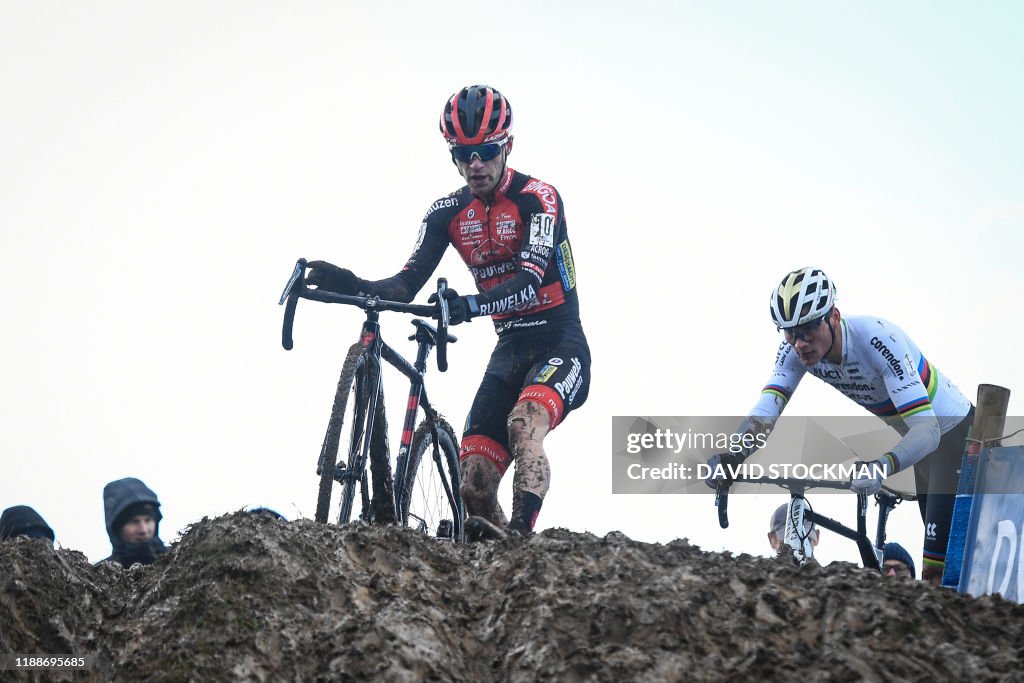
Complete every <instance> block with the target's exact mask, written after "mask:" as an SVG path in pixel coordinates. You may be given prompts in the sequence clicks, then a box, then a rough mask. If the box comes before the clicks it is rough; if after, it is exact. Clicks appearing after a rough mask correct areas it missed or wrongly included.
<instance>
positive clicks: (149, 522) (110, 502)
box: [103, 477, 167, 567]
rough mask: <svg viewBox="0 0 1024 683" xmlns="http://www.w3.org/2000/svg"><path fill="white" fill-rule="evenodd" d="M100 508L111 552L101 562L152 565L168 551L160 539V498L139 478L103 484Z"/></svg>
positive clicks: (128, 565)
mask: <svg viewBox="0 0 1024 683" xmlns="http://www.w3.org/2000/svg"><path fill="white" fill-rule="evenodd" d="M103 510H104V513H105V516H106V522H107V536H108V537H110V544H111V546H112V547H113V552H112V553H111V555H110V557H108V558H106V559H105V560H103V561H104V562H108V561H113V562H117V563H119V564H120V565H121V566H124V567H130V566H131V565H133V564H135V563H136V562H139V563H141V564H152V563H153V562H154V561H156V558H157V556H158V555H162V554H164V553H166V552H167V546H165V545H164V543H163V541H161V540H160V520H161V519H162V518H163V515H162V514H160V501H159V500H158V499H157V497H156V494H155V493H153V491H152V490H151V489H150V488H149V487H148V486H146V485H145V484H143V483H142V482H141V481H139V480H138V479H135V478H133V477H127V478H125V479H118V480H117V481H112V482H110V483H109V484H107V485H106V486H104V487H103Z"/></svg>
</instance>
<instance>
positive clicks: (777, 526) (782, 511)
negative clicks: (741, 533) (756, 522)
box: [768, 503, 821, 550]
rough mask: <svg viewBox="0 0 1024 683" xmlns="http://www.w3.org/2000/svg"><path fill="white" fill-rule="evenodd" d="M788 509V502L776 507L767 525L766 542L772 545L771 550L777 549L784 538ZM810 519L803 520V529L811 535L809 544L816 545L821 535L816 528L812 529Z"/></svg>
mask: <svg viewBox="0 0 1024 683" xmlns="http://www.w3.org/2000/svg"><path fill="white" fill-rule="evenodd" d="M788 511H789V504H788V503H785V504H783V505H780V506H779V507H778V508H776V510H775V512H774V513H773V514H772V518H771V521H770V522H769V526H768V542H769V543H770V544H771V546H772V550H778V549H779V547H780V546H781V545H782V541H783V539H785V538H786V513H787V512H788ZM812 526H813V525H812V524H811V522H810V520H807V519H805V520H804V531H806V532H809V533H810V535H811V545H812V546H816V545H818V539H819V538H820V536H821V531H820V530H819V529H817V528H814V529H812Z"/></svg>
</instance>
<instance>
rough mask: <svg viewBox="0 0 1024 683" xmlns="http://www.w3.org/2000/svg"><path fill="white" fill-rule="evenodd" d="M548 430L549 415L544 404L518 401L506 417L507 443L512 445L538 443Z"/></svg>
mask: <svg viewBox="0 0 1024 683" xmlns="http://www.w3.org/2000/svg"><path fill="white" fill-rule="evenodd" d="M550 428H551V415H550V413H548V409H547V407H546V406H545V405H544V404H542V403H539V402H537V401H532V400H520V401H519V402H517V403H516V404H515V406H514V407H513V408H512V412H511V413H509V416H508V441H509V443H510V444H513V445H515V444H521V443H523V442H525V441H540V440H541V439H543V438H544V436H545V435H546V434H547V433H548V431H549V430H550Z"/></svg>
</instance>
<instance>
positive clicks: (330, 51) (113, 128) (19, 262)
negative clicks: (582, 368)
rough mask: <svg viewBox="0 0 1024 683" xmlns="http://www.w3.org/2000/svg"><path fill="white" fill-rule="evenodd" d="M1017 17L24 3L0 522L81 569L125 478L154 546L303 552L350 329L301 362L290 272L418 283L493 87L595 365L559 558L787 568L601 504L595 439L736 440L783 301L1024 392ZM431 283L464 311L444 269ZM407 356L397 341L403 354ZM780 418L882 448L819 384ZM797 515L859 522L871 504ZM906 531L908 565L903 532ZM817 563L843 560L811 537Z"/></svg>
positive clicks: (101, 548)
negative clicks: (627, 557)
mask: <svg viewBox="0 0 1024 683" xmlns="http://www.w3.org/2000/svg"><path fill="white" fill-rule="evenodd" d="M1022 14H1024V10H1022V9H1021V6H1020V5H1019V4H1018V3H1014V2H986V3H983V4H964V3H955V2H903V3H888V2H866V3H830V4H825V5H823V4H821V3H810V2H792V3H781V4H780V3H774V4H772V5H770V6H769V5H766V4H764V3H755V2H736V3H711V2H704V3H697V2H692V3H684V2H671V3H670V2H653V1H650V0H640V1H638V2H631V3H625V4H624V3H606V2H593V1H588V2H569V1H566V2H558V3H544V2H539V1H537V2H532V1H524V2H519V3H513V4H508V3H505V4H500V5H495V4H491V5H481V4H480V3H464V2H458V3H456V2H438V3H422V2H413V1H409V2H378V3H369V2H366V3H353V2H288V3H285V2H177V3H170V4H168V3H150V2H142V3H140V2H134V1H132V2H127V1H125V2H82V3H58V2H49V1H34V2H14V1H8V0H4V1H2V2H0V92H2V93H3V100H4V104H3V106H0V193H2V195H0V196H2V201H0V278H2V286H3V291H4V296H3V297H2V300H0V319H2V320H3V321H4V322H3V325H4V331H3V334H2V336H0V359H2V360H0V457H2V458H3V465H2V477H0V507H7V506H10V505H15V504H27V505H32V506H33V507H35V508H36V509H37V510H38V511H39V512H40V513H41V514H42V515H43V516H44V517H45V518H46V519H47V520H48V521H49V523H50V524H51V526H52V527H53V528H54V529H55V530H56V533H57V540H58V542H59V543H61V544H62V545H63V546H65V547H69V548H74V549H77V550H80V551H82V552H84V553H85V554H86V555H87V556H88V557H89V558H90V559H92V560H99V559H101V558H103V557H105V556H106V555H107V554H108V553H109V542H108V541H107V538H106V534H105V532H104V528H103V506H102V489H103V486H104V484H105V483H107V482H108V481H111V480H113V479H118V478H121V477H125V476H136V477H139V478H141V479H143V480H144V481H145V482H146V483H147V484H149V485H150V486H151V487H152V488H153V489H154V490H156V492H157V493H158V494H159V496H160V499H161V502H162V503H163V511H164V515H165V517H164V521H163V524H162V528H161V535H162V536H163V538H164V540H165V541H168V542H170V541H173V540H174V539H175V538H176V537H177V535H178V533H179V531H181V530H183V529H184V528H185V527H186V526H187V525H188V524H189V523H192V522H194V521H197V520H199V519H201V518H202V517H203V516H205V515H209V516H213V515H218V514H222V513H224V512H228V511H231V510H236V509H239V508H241V507H244V506H247V505H259V504H263V505H269V506H271V507H273V508H275V509H277V510H279V511H280V512H282V513H283V514H285V515H286V516H288V517H289V518H292V519H294V518H296V517H311V516H312V514H313V512H314V508H315V491H316V487H317V478H316V476H315V472H314V468H315V461H316V457H317V455H318V453H319V447H320V442H321V439H322V436H323V429H324V426H325V424H326V420H327V415H328V411H329V408H330V402H331V398H332V395H333V388H334V384H335V382H336V378H337V372H338V370H339V369H340V365H341V360H342V354H343V352H344V349H346V348H347V347H348V346H349V345H350V344H351V343H352V342H353V341H355V339H356V336H357V333H358V328H359V325H360V322H361V319H362V316H361V314H360V313H359V312H358V311H357V310H355V309H348V308H342V307H330V306H325V305H316V304H312V303H306V302H304V304H303V305H301V306H300V310H299V317H298V321H297V325H296V331H295V335H296V346H295V349H294V350H293V351H291V352H285V351H284V350H282V348H281V346H280V315H281V312H282V311H281V308H280V307H278V306H277V305H276V301H277V297H278V296H279V294H280V291H281V288H282V286H283V284H284V281H285V279H286V278H287V276H288V274H289V271H290V268H291V266H292V264H293V263H294V261H295V259H296V258H297V257H300V256H302V257H306V258H310V259H314V258H319V259H326V260H331V261H333V262H335V263H339V264H341V265H345V266H348V267H350V268H352V269H353V270H355V271H356V272H357V273H358V274H359V275H361V276H363V277H368V278H378V277H384V276H388V275H391V274H393V273H394V272H395V271H397V270H398V269H399V268H400V266H401V265H402V264H403V263H404V261H405V259H406V257H407V256H408V254H409V253H410V251H411V249H412V247H413V244H414V242H415V239H416V235H417V230H418V227H419V224H420V220H421V217H422V215H423V214H424V212H425V211H426V209H427V207H428V206H429V205H430V204H431V203H432V202H433V201H434V200H435V199H436V198H438V197H440V196H442V195H444V194H446V193H448V192H450V191H452V190H454V189H456V188H457V187H459V186H460V185H461V184H462V183H461V179H460V178H459V176H458V174H457V172H456V170H455V168H454V167H453V166H452V165H451V162H450V160H449V158H448V154H447V151H446V149H445V145H444V142H443V140H442V138H441V136H440V134H439V133H438V129H437V118H438V115H439V113H440V111H441V108H442V106H443V104H444V102H445V100H446V98H447V97H448V96H450V94H451V93H452V92H454V91H456V90H458V89H459V88H460V87H462V86H464V85H468V84H471V83H478V82H486V83H490V84H493V85H494V86H496V87H498V88H499V89H500V90H501V91H502V92H503V93H504V94H505V95H506V96H507V97H508V98H509V99H510V101H511V102H512V104H513V107H514V111H515V125H514V132H515V134H516V145H515V150H514V152H513V154H512V156H511V158H510V163H511V165H512V166H513V167H515V168H516V169H518V170H521V171H523V172H526V173H529V174H531V175H534V176H536V177H539V178H541V179H543V180H545V181H547V182H550V183H552V184H553V185H555V186H556V187H557V188H558V190H559V191H560V192H561V194H562V196H563V199H564V201H565V209H566V216H567V218H568V225H569V234H570V238H571V239H572V243H573V247H574V252H575V260H576V267H577V274H578V285H579V292H580V301H581V308H582V316H583V324H584V327H585V329H586V331H587V334H588V336H589V339H590V344H591V347H592V351H593V379H592V386H591V392H590V399H589V401H588V403H587V404H586V405H585V406H584V407H583V408H581V409H580V410H579V411H578V412H577V413H574V414H573V415H571V416H570V417H569V418H568V419H567V420H566V422H565V423H564V424H563V425H562V426H561V427H559V428H558V429H557V430H556V432H555V433H554V434H553V435H552V436H551V437H550V438H549V440H548V452H549V454H550V458H551V464H552V470H553V475H552V486H551V492H550V494H549V496H548V499H547V502H546V504H545V507H544V509H543V511H542V513H541V516H540V520H539V527H541V528H544V527H554V526H558V527H566V528H569V529H572V530H575V531H584V530H586V531H591V532H593V533H596V534H599V535H603V534H604V533H607V532H608V531H611V530H621V531H623V532H625V533H626V534H627V535H629V536H631V537H632V538H635V539H639V540H645V541H659V542H665V541H668V540H671V539H673V538H677V537H689V538H690V539H691V540H693V541H694V542H696V543H698V544H699V545H701V546H702V547H703V548H705V549H708V550H721V549H728V550H731V551H733V552H737V553H738V552H747V553H751V554H758V555H760V554H767V551H768V544H767V541H766V540H765V533H766V531H767V527H768V517H769V515H770V514H771V512H772V510H773V509H774V508H775V506H776V505H778V504H779V503H781V502H783V501H784V500H785V498H784V497H782V496H767V495H765V496H757V497H754V496H747V497H744V498H743V499H739V498H737V499H736V500H735V501H734V502H733V505H732V513H733V514H732V517H733V526H732V527H731V528H730V529H729V530H728V531H722V530H720V529H719V528H718V525H717V523H716V522H715V516H714V509H713V497H712V496H710V495H701V496H695V495H684V496H666V495H662V496H657V495H633V496H624V495H612V493H611V450H612V449H611V422H612V421H611V418H612V416H613V415H680V416H686V415H741V414H745V412H746V411H747V410H748V409H749V408H750V407H751V406H752V405H753V404H754V402H755V400H756V399H757V396H758V393H759V391H760V389H761V387H762V385H763V384H764V383H765V381H766V380H767V378H768V376H769V374H770V370H771V366H772V363H773V360H774V355H775V349H776V347H777V345H778V342H779V335H778V333H777V332H776V331H775V329H774V326H773V325H772V323H771V320H770V318H769V315H768V305H767V304H768V297H769V294H770V292H771V290H772V287H773V286H774V285H775V283H776V282H777V281H778V280H779V279H780V278H781V277H782V275H784V274H785V273H786V272H788V271H790V270H792V269H794V268H798V267H802V266H805V265H811V264H814V265H818V266H820V267H822V268H824V269H825V270H826V271H827V272H828V273H829V275H830V276H831V277H832V278H833V279H834V280H835V281H836V282H837V284H838V287H839V306H840V309H841V310H842V311H843V313H845V314H874V315H878V316H882V317H885V318H888V319H890V320H892V321H894V322H895V323H897V324H898V325H900V326H901V327H903V328H904V330H906V331H907V333H908V334H909V335H910V336H911V337H912V338H913V339H914V340H915V341H916V342H917V344H918V345H919V346H920V347H921V348H922V350H923V351H924V353H925V354H926V355H927V357H928V358H929V360H930V361H931V362H932V363H933V365H935V366H936V367H938V368H939V370H940V371H941V372H943V373H945V374H947V375H949V376H950V377H952V378H953V380H954V381H955V382H956V383H957V384H958V385H959V386H960V388H961V389H962V390H963V391H964V393H966V394H967V395H968V396H969V397H971V398H972V399H973V398H974V397H975V395H976V390H977V385H978V384H979V383H982V382H987V383H995V384H1001V385H1004V386H1009V387H1011V388H1015V389H1017V391H1018V392H1024V372H1022V371H1021V363H1020V361H1019V351H1018V350H1019V346H1020V345H1019V341H1018V340H1019V338H1020V337H1021V334H1022V332H1024V330H1022V319H1021V315H1020V304H1019V301H1020V297H1021V294H1022V293H1024V278H1022V275H1021V272H1022V269H1021V259H1022V258H1024V237H1022V233H1024V230H1022V228H1024V190H1022V188H1024V161H1022V160H1024V134H1022V132H1021V127H1020V121H1022V120H1024V103H1022V97H1024V95H1022V90H1021V88H1020V74H1021V73H1022V72H1024V48H1022V43H1021V39H1020V38H1021V36H1020V26H1021V25H1022V24H1021V19H1022V18H1024V17H1022ZM437 274H438V275H445V276H447V277H448V278H449V280H450V282H451V283H452V285H453V286H455V287H456V289H459V290H461V291H466V290H469V289H471V288H472V286H471V279H470V276H469V274H468V272H467V270H466V268H465V267H464V266H463V265H462V263H461V262H460V261H459V260H458V259H457V258H456V256H455V255H454V252H453V251H451V250H450V252H449V254H448V255H447V256H446V258H445V260H444V261H443V262H442V264H441V266H440V268H439V269H438V272H437ZM425 297H426V292H424V293H423V295H421V297H420V299H419V300H420V301H423V300H425ZM410 329H411V328H410V327H409V325H408V323H407V322H406V320H405V319H403V318H402V317H401V316H396V315H391V316H388V317H387V318H386V319H385V320H384V335H385V338H386V339H388V340H389V341H390V342H391V343H392V344H393V345H394V346H396V347H397V348H399V349H400V350H404V351H406V352H408V353H412V350H413V346H412V344H411V343H408V342H405V341H404V340H405V337H406V336H407V334H408V331H409V330H410ZM459 335H460V341H459V343H458V344H457V345H456V346H455V347H453V348H452V349H451V354H450V356H451V370H450V372H449V373H448V374H446V375H441V374H439V373H437V372H436V371H435V372H432V373H430V375H429V378H428V386H429V388H430V390H431V394H432V398H433V401H434V403H435V404H436V405H437V406H439V407H440V408H441V409H442V411H443V412H445V413H447V414H448V415H449V416H450V418H451V421H452V423H453V424H455V425H461V424H462V422H463V420H464V418H465V413H466V410H467V408H468V406H469V403H470V401H471V400H472V395H473V392H474V390H475V387H476V386H477V384H478V382H479V378H480V376H481V374H482V370H483V367H484V364H485V362H486V359H487V356H488V355H489V353H490V350H491V348H492V346H493V343H494V332H493V328H492V326H491V325H490V323H489V322H488V321H486V320H479V321H474V322H473V323H471V324H470V325H468V326H463V327H462V328H460V330H459ZM392 379H396V378H392ZM392 387H393V389H392V392H391V394H390V398H391V399H392V405H393V406H395V409H397V410H400V407H401V405H402V404H403V403H404V395H405V389H404V388H399V387H397V386H396V385H394V384H393V385H392ZM1022 409H1024V398H1022V396H1021V394H1020V393H1016V394H1014V396H1013V397H1012V398H1011V402H1010V412H1011V413H1013V414H1021V412H1022ZM788 414H794V415H862V414H864V413H863V411H862V410H861V409H860V408H858V407H857V406H855V405H854V404H853V403H851V402H850V401H848V400H847V399H845V398H843V397H842V396H840V395H839V394H838V393H837V392H835V391H834V390H832V389H831V388H829V387H827V386H825V385H824V384H822V383H820V382H818V381H817V380H815V379H814V378H808V379H807V380H805V381H804V383H803V384H802V385H801V387H800V389H799V390H798V392H797V394H796V397H795V398H794V400H793V401H792V403H791V405H790V407H789V411H788ZM392 421H393V422H396V423H397V422H398V421H399V420H398V419H397V417H393V419H392ZM396 426H397V425H396ZM508 479H509V480H510V479H511V477H508ZM505 484H506V485H505V486H504V488H503V492H502V496H503V499H504V500H505V502H506V505H508V504H509V503H508V501H509V500H510V489H509V486H508V484H509V482H506V483H505ZM813 502H814V503H815V508H816V509H821V510H825V511H827V512H831V513H832V514H834V515H836V516H838V517H839V518H840V519H842V520H846V521H851V522H852V515H853V501H852V499H848V498H846V497H844V498H842V499H839V498H836V497H828V500H825V497H822V498H821V499H820V500H819V499H814V500H813ZM839 503H842V504H841V505H839ZM890 528H891V534H890V535H891V537H892V538H894V539H897V540H900V541H902V542H903V543H904V544H905V545H906V546H907V547H908V549H909V550H910V551H911V552H912V553H913V554H914V556H915V558H920V549H921V534H922V525H921V522H920V517H919V515H918V513H917V510H916V508H915V507H912V506H910V505H906V506H904V507H903V508H901V509H899V510H898V511H897V512H896V513H895V515H894V518H893V521H892V524H891V527H890ZM820 556H821V558H822V559H823V560H824V561H830V560H836V559H842V560H848V561H856V558H857V554H856V549H855V548H854V546H853V544H852V543H850V542H848V541H845V540H843V539H838V538H835V537H833V538H828V536H827V535H826V536H825V537H824V538H823V541H822V545H821V548H820Z"/></svg>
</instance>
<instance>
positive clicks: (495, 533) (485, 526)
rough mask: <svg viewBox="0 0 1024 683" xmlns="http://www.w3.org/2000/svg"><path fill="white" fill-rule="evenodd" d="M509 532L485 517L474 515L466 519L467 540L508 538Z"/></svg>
mask: <svg viewBox="0 0 1024 683" xmlns="http://www.w3.org/2000/svg"><path fill="white" fill-rule="evenodd" d="M507 537H508V534H506V533H505V530H504V529H502V528H501V527H500V526H498V525H496V524H494V523H493V522H491V521H490V520H488V519H484V518H483V517H477V516H472V517H468V518H467V519H466V542H467V543H477V542H479V541H497V540H500V539H502V538H507Z"/></svg>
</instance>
